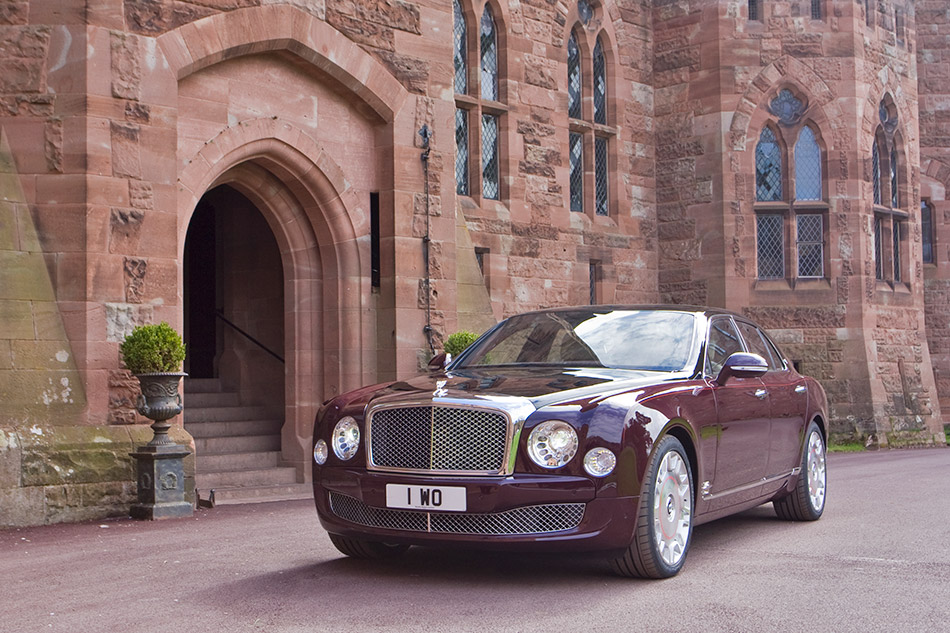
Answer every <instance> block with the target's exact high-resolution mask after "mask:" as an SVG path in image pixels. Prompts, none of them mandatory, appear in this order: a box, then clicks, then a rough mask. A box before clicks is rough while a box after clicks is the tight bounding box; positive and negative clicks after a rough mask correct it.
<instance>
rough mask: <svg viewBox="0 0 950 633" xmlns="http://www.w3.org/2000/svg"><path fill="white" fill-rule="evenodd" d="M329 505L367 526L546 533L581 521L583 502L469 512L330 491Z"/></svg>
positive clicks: (349, 519) (412, 530) (343, 515)
mask: <svg viewBox="0 0 950 633" xmlns="http://www.w3.org/2000/svg"><path fill="white" fill-rule="evenodd" d="M330 509H331V510H332V511H333V514H335V515H337V516H338V517H340V518H341V519H344V520H346V521H350V522H351V523H356V524H358V525H365V526H367V527H376V528H385V529H388V530H407V531H411V532H436V533H441V534H498V535H504V534H512V535H514V534H546V533H549V532H563V531H564V530H571V529H573V528H576V527H577V526H578V525H580V522H581V519H583V518H584V504H583V503H552V504H547V505H538V506H525V507H523V508H513V509H511V510H506V511H504V512H494V513H486V514H468V513H461V512H460V513H454V512H413V511H411V510H390V509H389V508H373V507H371V506H368V505H366V504H365V503H363V502H362V501H360V500H359V499H354V498H353V497H349V496H347V495H341V494H339V493H335V492H331V493H330Z"/></svg>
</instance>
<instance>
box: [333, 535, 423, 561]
mask: <svg viewBox="0 0 950 633" xmlns="http://www.w3.org/2000/svg"><path fill="white" fill-rule="evenodd" d="M329 536H330V542H331V543H333V546H334V547H336V548H337V549H338V550H340V552H341V553H343V554H346V555H347V556H349V557H351V558H367V559H380V558H393V557H396V556H400V555H402V554H404V553H405V552H406V550H407V549H409V546H408V545H401V544H394V543H380V542H379V541H362V540H360V539H355V538H347V537H345V536H340V535H338V534H330V535H329Z"/></svg>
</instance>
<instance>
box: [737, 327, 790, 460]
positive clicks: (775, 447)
mask: <svg viewBox="0 0 950 633" xmlns="http://www.w3.org/2000/svg"><path fill="white" fill-rule="evenodd" d="M736 325H737V326H738V328H739V333H740V334H741V335H742V338H743V339H744V340H745V342H746V346H747V347H748V348H749V351H750V352H752V353H754V354H759V355H760V356H762V358H764V359H765V360H766V361H768V363H769V370H768V371H767V372H766V373H765V375H763V376H762V382H763V383H764V384H765V388H766V389H767V390H768V392H769V404H770V408H771V419H772V424H771V432H770V433H769V461H768V469H767V472H768V475H770V476H771V475H785V474H788V473H789V472H790V471H791V470H792V469H793V468H795V467H796V466H798V464H799V461H800V449H801V444H802V434H803V433H804V432H805V430H804V429H805V409H806V407H807V405H808V393H807V386H806V384H805V379H804V378H803V377H802V376H801V375H800V374H799V373H798V372H797V371H795V370H794V369H793V368H792V367H791V365H790V364H789V363H788V362H787V361H786V360H785V359H784V358H783V357H782V355H781V353H780V352H779V351H778V348H776V347H775V344H774V343H772V341H771V340H769V338H768V336H767V335H766V334H765V333H764V332H763V331H762V330H760V329H759V328H758V327H756V326H754V325H752V324H751V323H746V322H743V321H737V322H736Z"/></svg>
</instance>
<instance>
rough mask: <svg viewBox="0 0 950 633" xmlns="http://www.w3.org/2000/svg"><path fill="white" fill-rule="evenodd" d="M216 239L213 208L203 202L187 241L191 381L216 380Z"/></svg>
mask: <svg viewBox="0 0 950 633" xmlns="http://www.w3.org/2000/svg"><path fill="white" fill-rule="evenodd" d="M216 238H217V232H216V229H215V208H214V205H212V204H210V203H208V202H207V201H206V200H205V199H202V200H201V202H199V203H198V206H197V208H196V209H195V213H194V215H192V217H191V223H190V224H189V225H188V235H187V237H186V238H185V261H184V279H185V297H184V301H185V344H186V346H187V351H188V354H187V356H186V358H185V371H186V372H188V375H189V376H191V377H192V378H214V377H215V371H214V360H215V355H216V354H217V338H216V331H217V326H216V323H215V321H216V318H215V306H216V300H217V294H216V283H215V282H216V278H217V264H216V261H215V242H216Z"/></svg>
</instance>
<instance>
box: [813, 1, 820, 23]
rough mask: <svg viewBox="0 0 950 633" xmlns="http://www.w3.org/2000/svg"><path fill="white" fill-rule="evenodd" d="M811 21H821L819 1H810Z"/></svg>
mask: <svg viewBox="0 0 950 633" xmlns="http://www.w3.org/2000/svg"><path fill="white" fill-rule="evenodd" d="M811 19H812V20H820V19H821V0H811Z"/></svg>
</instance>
